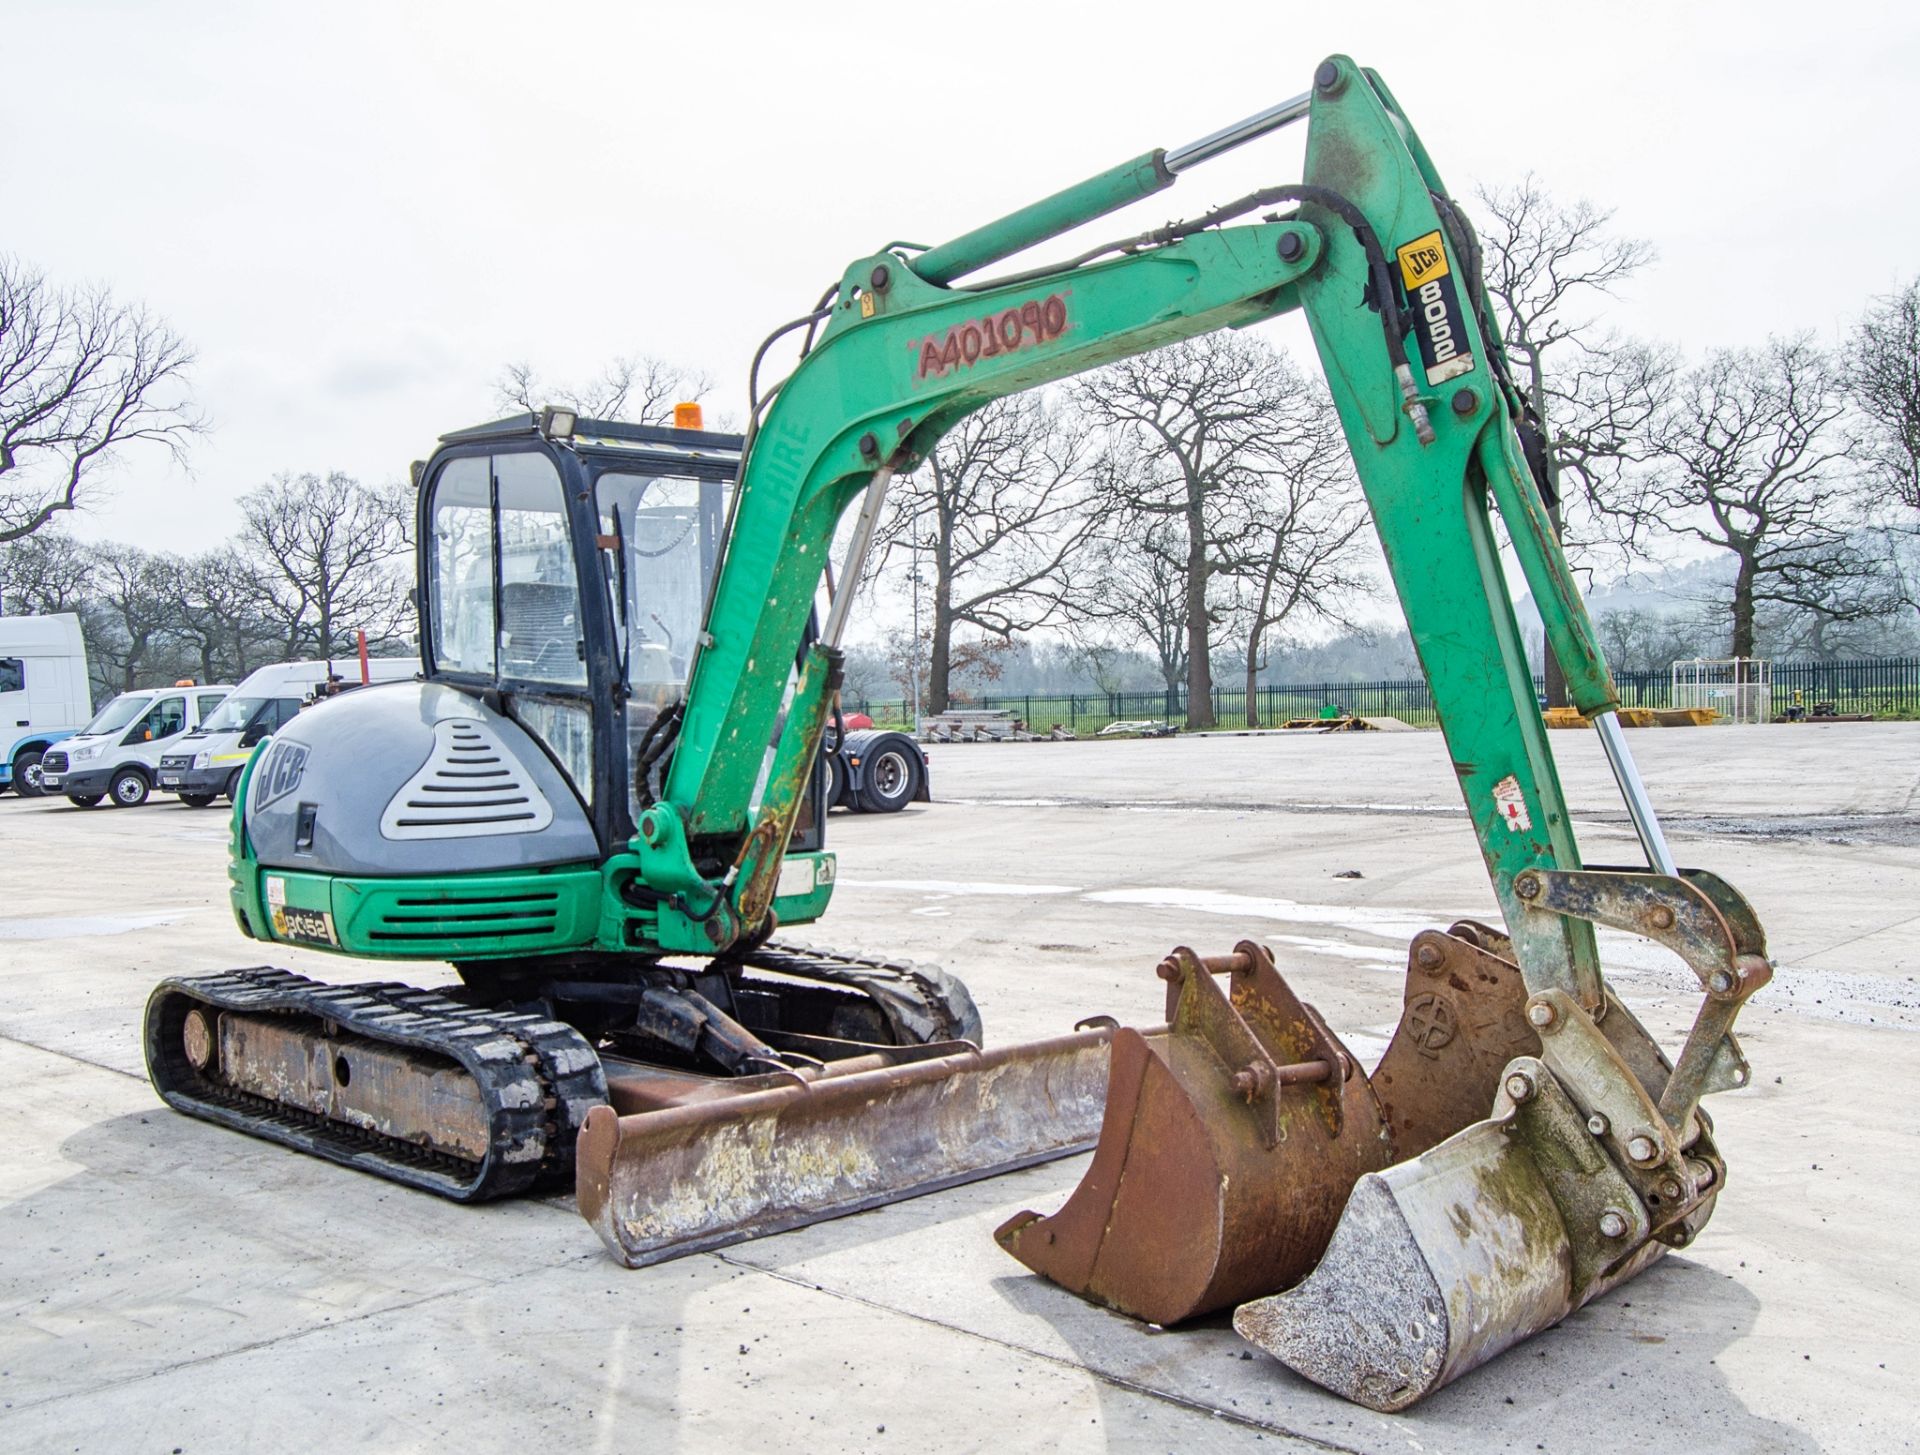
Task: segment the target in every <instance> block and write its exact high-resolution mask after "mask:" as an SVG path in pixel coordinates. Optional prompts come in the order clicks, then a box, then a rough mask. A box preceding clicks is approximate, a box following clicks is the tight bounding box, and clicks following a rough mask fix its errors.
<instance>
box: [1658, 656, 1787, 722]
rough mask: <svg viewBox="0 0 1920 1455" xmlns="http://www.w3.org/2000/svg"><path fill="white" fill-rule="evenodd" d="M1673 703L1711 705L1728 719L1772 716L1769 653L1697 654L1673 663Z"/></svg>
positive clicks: (1762, 718)
mask: <svg viewBox="0 0 1920 1455" xmlns="http://www.w3.org/2000/svg"><path fill="white" fill-rule="evenodd" d="M1673 705H1674V706H1675V707H1710V708H1712V709H1713V710H1714V711H1715V712H1717V713H1719V714H1720V716H1721V718H1722V720H1724V721H1726V722H1767V721H1770V720H1771V719H1772V717H1773V663H1772V661H1771V660H1769V659H1768V658H1766V657H1694V658H1692V659H1690V660H1687V661H1680V662H1675V663H1674V664H1673Z"/></svg>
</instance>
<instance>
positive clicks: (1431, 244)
mask: <svg viewBox="0 0 1920 1455" xmlns="http://www.w3.org/2000/svg"><path fill="white" fill-rule="evenodd" d="M1394 258H1395V259H1396V261H1398V262H1399V264H1400V281H1401V282H1402V283H1404V284H1405V285H1406V289H1407V312H1408V313H1409V314H1410V315H1411V317H1410V319H1409V320H1408V321H1409V322H1410V323H1411V324H1412V325H1413V334H1414V338H1415V339H1416V340H1417V341H1418V343H1419V346H1420V362H1421V363H1422V364H1423V365H1425V366H1426V373H1427V383H1428V385H1429V386H1433V385H1439V384H1443V383H1445V382H1446V381H1447V380H1449V379H1457V378H1459V376H1460V375H1462V374H1465V373H1468V372H1469V371H1471V370H1472V368H1473V353H1472V344H1471V342H1470V340H1471V338H1472V335H1470V334H1469V333H1468V332H1467V318H1466V313H1465V312H1464V311H1463V310H1462V308H1461V306H1460V294H1459V290H1458V289H1457V288H1456V287H1455V280H1454V277H1453V268H1452V266H1451V265H1450V264H1449V263H1448V261H1447V246H1446V243H1445V242H1443V241H1442V240H1441V237H1440V230H1439V229H1438V228H1435V229H1434V230H1433V231H1432V232H1430V233H1428V234H1426V236H1424V237H1417V238H1415V239H1414V240H1413V241H1412V242H1410V243H1402V244H1401V245H1400V246H1399V247H1398V248H1396V249H1394Z"/></svg>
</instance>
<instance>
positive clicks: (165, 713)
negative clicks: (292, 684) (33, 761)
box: [40, 683, 233, 808]
mask: <svg viewBox="0 0 1920 1455" xmlns="http://www.w3.org/2000/svg"><path fill="white" fill-rule="evenodd" d="M231 691H233V689H232V688H231V687H196V686H194V685H192V684H191V683H181V684H178V685H176V686H173V687H148V688H143V689H142V690H140V691H138V692H122V693H121V694H120V695H119V696H118V697H116V698H114V699H113V701H112V702H109V703H108V704H107V705H106V706H105V707H103V708H101V709H100V711H99V712H98V713H97V714H96V715H95V716H94V719H93V721H92V722H90V723H88V724H87V725H86V726H85V727H83V728H81V729H80V731H79V732H77V733H75V734H74V735H73V736H72V737H70V738H68V739H67V740H66V741H65V742H64V743H61V744H60V745H59V746H58V747H56V748H50V749H48V750H47V752H46V753H45V754H44V755H42V757H41V759H40V781H41V782H42V783H43V784H44V785H45V788H46V791H47V792H48V793H64V794H66V795H67V797H68V798H69V799H71V800H72V801H73V802H74V803H77V804H78V805H80V807H82V808H92V807H93V806H94V805H95V804H96V803H98V802H99V801H100V800H101V799H102V798H107V799H110V800H111V801H112V803H113V806H114V807H115V808H136V807H138V806H139V805H140V804H143V803H145V802H146V801H147V795H148V794H149V793H151V792H152V791H153V784H154V779H155V777H157V776H158V774H159V771H160V755H161V754H162V753H164V752H166V751H168V750H169V749H170V748H171V747H172V746H173V744H174V742H175V740H176V739H178V738H179V737H180V736H181V735H182V734H184V733H186V732H187V731H188V730H189V729H191V728H196V727H198V726H200V724H201V723H202V722H203V721H204V720H205V719H207V718H209V717H212V716H213V714H214V712H215V711H216V710H217V709H218V708H219V706H220V704H221V703H222V702H223V701H225V700H226V696H227V694H228V693H229V692H231Z"/></svg>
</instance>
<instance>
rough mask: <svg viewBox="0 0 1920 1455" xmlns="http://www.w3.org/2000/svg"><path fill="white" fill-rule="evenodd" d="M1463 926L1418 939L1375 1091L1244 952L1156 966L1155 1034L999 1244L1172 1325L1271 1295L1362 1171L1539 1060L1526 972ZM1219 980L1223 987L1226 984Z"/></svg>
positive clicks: (1438, 1131)
mask: <svg viewBox="0 0 1920 1455" xmlns="http://www.w3.org/2000/svg"><path fill="white" fill-rule="evenodd" d="M1488 943H1494V944H1498V945H1501V946H1504V944H1505V941H1504V937H1501V936H1498V935H1496V934H1495V932H1493V931H1491V930H1488V929H1486V928H1485V927H1484V926H1479V925H1473V924H1470V923H1462V924H1459V925H1456V926H1454V927H1453V929H1452V930H1450V931H1448V932H1446V933H1444V934H1443V933H1441V932H1439V931H1427V932H1425V933H1423V934H1421V935H1420V936H1419V937H1417V938H1416V939H1415V941H1414V943H1413V946H1412V950H1411V952H1410V954H1409V955H1408V961H1407V983H1406V991H1405V995H1404V997H1403V1006H1402V1011H1401V1017H1400V1023H1399V1025H1398V1027H1397V1028H1396V1030H1395V1033H1394V1037H1393V1040H1392V1041H1391V1043H1390V1044H1389V1046H1388V1049H1387V1052H1386V1055H1385V1056H1384V1057H1383V1058H1382V1060H1381V1062H1380V1065H1379V1068H1378V1069H1377V1070H1376V1071H1375V1072H1374V1074H1373V1076H1372V1077H1371V1078H1369V1077H1367V1076H1366V1075H1365V1074H1364V1073H1362V1072H1361V1071H1360V1070H1359V1068H1358V1066H1357V1064H1356V1062H1355V1060H1354V1058H1353V1057H1352V1056H1351V1054H1349V1053H1348V1051H1347V1050H1346V1048H1345V1047H1344V1046H1343V1045H1342V1044H1341V1043H1340V1041H1339V1040H1338V1039H1337V1038H1336V1037H1335V1036H1334V1035H1333V1033H1332V1032H1331V1031H1329V1030H1328V1029H1327V1027H1326V1024H1325V1022H1324V1021H1322V1020H1321V1018H1320V1017H1319V1015H1318V1014H1317V1013H1316V1012H1315V1011H1314V1010H1313V1008H1312V1007H1311V1006H1309V1005H1306V1004H1305V1003H1304V1002H1302V1001H1301V1000H1300V999H1299V998H1298V997H1297V996H1295V995H1294V993H1293V992H1292V990H1291V989H1290V988H1289V987H1288V986H1287V984H1286V982H1285V981H1284V980H1283V979H1282V978H1281V976H1280V974H1279V972H1278V971H1276V970H1275V969H1274V965H1273V959H1272V956H1271V954H1270V953H1269V952H1268V951H1267V950H1266V949H1265V948H1263V947H1262V946H1260V945H1257V944H1254V943H1252V942H1243V943H1241V944H1240V945H1239V946H1238V947H1237V948H1236V949H1235V950H1234V952H1233V953H1232V954H1231V955H1224V956H1218V957H1214V958H1208V959H1203V958H1202V957H1200V956H1198V955H1196V954H1194V953H1193V951H1191V950H1188V949H1179V950H1176V951H1174V953H1173V954H1171V955H1169V956H1168V957H1167V958H1166V960H1164V961H1162V962H1161V965H1160V967H1159V973H1160V975H1161V976H1162V978H1164V979H1165V980H1166V981H1167V982H1168V990H1167V999H1168V1008H1167V1015H1168V1021H1169V1024H1168V1026H1167V1027H1166V1028H1165V1029H1164V1030H1160V1031H1151V1032H1144V1033H1143V1032H1139V1031H1131V1030H1122V1031H1119V1032H1116V1033H1115V1038H1114V1044H1113V1072H1112V1078H1111V1083H1110V1089H1109V1093H1108V1097H1107V1105H1106V1115H1105V1117H1104V1119H1103V1121H1102V1123H1101V1129H1100V1141H1099V1145H1098V1146H1097V1147H1096V1149H1095V1151H1094V1156H1093V1162H1092V1165H1091V1166H1090V1167H1089V1168H1088V1170H1087V1174H1086V1176H1085V1178H1084V1179H1083V1180H1082V1181H1081V1183H1080V1185H1079V1187H1078V1188H1076V1189H1075V1191H1074V1193H1073V1195H1072V1196H1071V1197H1070V1198H1069V1199H1068V1200H1067V1203H1066V1205H1065V1206H1064V1207H1062V1208H1061V1209H1060V1211H1059V1212H1057V1213H1055V1214H1053V1215H1052V1216H1051V1217H1042V1216H1040V1215H1039V1214H1038V1213H1033V1212H1023V1213H1020V1214H1018V1215H1017V1216H1015V1217H1014V1218H1012V1219H1010V1220H1009V1221H1008V1222H1007V1223H1005V1224H1004V1225H1003V1226H1002V1227H1001V1228H1000V1229H999V1231H998V1232H997V1233H996V1234H995V1237H996V1238H997V1239H998V1241H999V1243H1000V1245H1001V1246H1002V1247H1003V1248H1005V1249H1006V1250H1007V1251H1008V1252H1009V1253H1011V1254H1013V1256H1014V1257H1016V1258H1018V1259H1019V1260H1020V1261H1021V1262H1022V1263H1025V1264H1026V1265H1027V1266H1028V1267H1029V1268H1032V1269H1033V1270H1034V1271H1035V1272H1037V1273H1041V1274H1044V1275H1045V1276H1046V1277H1048V1278H1050V1279H1052V1280H1053V1281H1054V1282H1056V1283H1058V1284H1060V1285H1061V1286H1062V1287H1064V1288H1068V1289H1071V1290H1072V1291H1073V1292H1075V1293H1078V1294H1081V1295H1082V1296H1084V1297H1087V1298H1090V1299H1093V1300H1095V1301H1097V1302H1100V1303H1103V1304H1106V1305H1108V1306H1109V1307H1112V1308H1116V1309H1119V1310H1121V1311H1122V1312H1124V1313H1129V1314H1132V1315H1134V1316H1135V1317H1137V1318H1141V1319H1145V1320H1147V1321H1148V1322H1150V1323H1156V1324H1172V1323H1178V1322H1180V1321H1182V1320H1184V1319H1190V1318H1194V1317H1197V1316H1199V1315H1202V1314H1206V1313H1210V1312H1212V1311H1214V1310H1217V1309H1221V1308H1225V1307H1228V1306H1230V1305H1232V1304H1235V1303H1238V1302H1240V1301H1242V1300H1244V1299H1249V1298H1255V1297H1258V1296H1260V1295H1261V1294H1265V1293H1271V1292H1272V1291H1273V1290H1275V1289H1277V1288H1284V1287H1286V1286H1288V1285H1289V1284H1291V1283H1293V1282H1295V1281H1297V1280H1298V1279H1299V1278H1301V1277H1302V1276H1303V1275H1305V1274H1306V1273H1307V1272H1308V1271H1309V1270H1310V1269H1312V1268H1313V1266H1314V1264H1315V1263H1316V1262H1317V1261H1318V1260H1319V1258H1320V1256H1321V1254H1322V1252H1323V1251H1324V1250H1325V1249H1326V1247H1327V1243H1328V1240H1329V1239H1330V1238H1331V1237H1332V1236H1333V1231H1334V1226H1335V1224H1336V1223H1337V1222H1338V1221H1339V1219H1340V1215H1341V1210H1342V1208H1344V1207H1345V1206H1346V1203H1347V1195H1348V1193H1349V1192H1350V1191H1351V1190H1352V1188H1353V1186H1354V1184H1355V1183H1356V1181H1359V1180H1360V1179H1361V1178H1362V1177H1363V1176H1364V1175H1366V1174H1371V1173H1374V1172H1378V1171H1380V1170H1381V1169H1384V1168H1386V1167H1388V1166H1390V1165H1391V1164H1392V1163H1393V1162H1395V1161H1396V1160H1397V1159H1403V1158H1405V1157H1408V1156H1411V1155H1413V1154H1414V1153H1416V1152H1420V1151H1424V1150H1425V1149H1426V1148H1428V1147H1430V1146H1432V1145H1433V1144H1434V1143H1436V1142H1438V1141H1440V1140H1442V1139H1443V1138H1445V1137H1447V1136H1450V1135H1452V1134H1453V1133H1454V1132H1457V1131H1459V1130H1460V1129H1461V1128H1462V1127H1464V1126H1466V1125H1467V1124H1468V1123H1470V1122H1472V1121H1474V1120H1475V1119H1476V1118H1479V1117H1482V1116H1484V1115H1485V1114H1486V1110H1487V1108H1488V1107H1489V1106H1490V1105H1491V1104H1492V1102H1493V1097H1494V1092H1495V1089H1496V1088H1497V1087H1498V1085H1499V1081H1500V1076H1501V1073H1502V1072H1503V1070H1504V1069H1505V1068H1506V1066H1507V1063H1508V1062H1509V1061H1510V1060H1512V1059H1513V1057H1515V1056H1517V1055H1526V1054H1534V1053H1537V1052H1538V1051H1539V1047H1540V1042H1539V1037H1538V1035H1537V1034H1536V1033H1535V1032H1534V1030H1533V1029H1532V1028H1531V1027H1530V1026H1529V1025H1528V1023H1527V1021H1526V1018H1525V1016H1524V1014H1523V1013H1522V1012H1523V1008H1524V1006H1525V1002H1526V989H1525V986H1524V985H1523V984H1522V982H1521V978H1520V972H1519V970H1518V969H1517V968H1516V967H1515V966H1514V965H1513V964H1511V963H1510V962H1509V961H1507V960H1504V959H1502V958H1501V957H1500V956H1499V955H1497V954H1495V953H1492V952H1491V951H1490V950H1489V949H1487V948H1486V945H1487V944H1488ZM1223 982H1224V983H1223Z"/></svg>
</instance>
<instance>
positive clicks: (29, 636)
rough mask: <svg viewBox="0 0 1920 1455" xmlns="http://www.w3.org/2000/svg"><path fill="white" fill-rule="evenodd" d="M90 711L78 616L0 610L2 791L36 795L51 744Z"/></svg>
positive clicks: (77, 726) (84, 649)
mask: <svg viewBox="0 0 1920 1455" xmlns="http://www.w3.org/2000/svg"><path fill="white" fill-rule="evenodd" d="M92 716H93V690H92V688H91V686H90V685H89V684H88V682H87V644H86V642H85V640H84V639H82V637H81V635H80V618H79V617H77V616H75V615H74V614H73V613H72V612H62V613H60V614H58V615H55V616H0V792H3V791H5V789H6V788H7V787H8V786H9V785H11V786H12V788H13V791H14V792H15V793H17V794H19V795H20V796H21V797H22V798H38V797H39V796H40V794H41V792H42V789H41V785H40V761H41V759H42V758H43V757H45V756H46V752H47V749H49V748H51V747H52V746H53V745H54V744H55V743H57V742H59V741H60V740H61V739H62V738H67V737H71V736H72V735H73V734H74V733H76V732H78V731H79V729H80V727H81V726H82V725H83V724H84V723H85V722H86V720H87V719H88V718H90V717H92Z"/></svg>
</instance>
